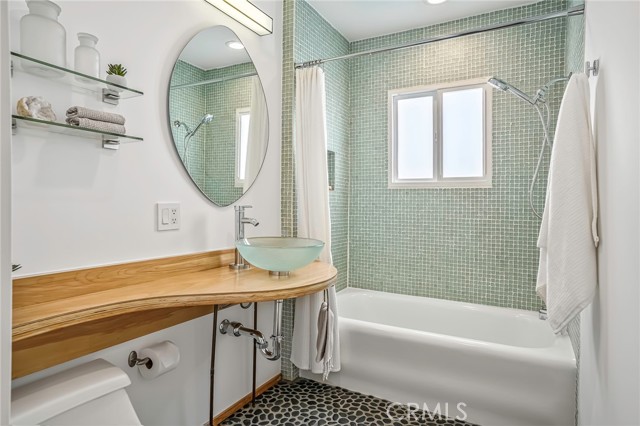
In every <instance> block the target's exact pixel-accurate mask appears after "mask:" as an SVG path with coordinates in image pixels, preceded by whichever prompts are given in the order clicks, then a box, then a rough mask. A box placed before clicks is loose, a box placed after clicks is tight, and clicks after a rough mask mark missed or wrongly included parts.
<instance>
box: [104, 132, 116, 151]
mask: <svg viewBox="0 0 640 426" xmlns="http://www.w3.org/2000/svg"><path fill="white" fill-rule="evenodd" d="M102 147H103V148H104V149H113V150H118V149H120V141H119V140H118V138H116V137H113V136H105V135H102Z"/></svg>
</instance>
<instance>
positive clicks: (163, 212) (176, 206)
mask: <svg viewBox="0 0 640 426" xmlns="http://www.w3.org/2000/svg"><path fill="white" fill-rule="evenodd" d="M157 206H158V209H157V210H158V231H168V230H170V229H180V203H158V204H157Z"/></svg>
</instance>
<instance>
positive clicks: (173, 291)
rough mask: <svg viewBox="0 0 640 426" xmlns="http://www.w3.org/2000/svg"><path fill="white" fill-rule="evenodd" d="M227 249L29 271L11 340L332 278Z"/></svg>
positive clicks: (317, 285)
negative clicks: (276, 271) (272, 267)
mask: <svg viewBox="0 0 640 426" xmlns="http://www.w3.org/2000/svg"><path fill="white" fill-rule="evenodd" d="M232 259H233V250H224V251H218V252H210V253H201V254H196V255H186V256H178V257H172V258H168V259H157V260H151V261H143V262H135V263H128V264H121V265H114V266H106V267H99V268H92V269H84V270H79V271H71V272H62V273H57V274H50V275H42V276H36V277H27V278H21V279H16V280H14V284H13V289H14V292H13V341H14V342H17V341H20V340H23V339H29V338H33V337H35V336H38V335H41V334H45V333H50V332H53V331H56V330H59V329H62V328H66V327H72V326H75V325H78V324H82V323H88V322H92V321H96V320H101V319H104V318H109V317H116V316H120V315H127V314H132V313H140V312H142V311H156V310H159V309H173V308H188V307H195V306H213V305H223V304H238V303H244V302H263V301H268V300H276V299H291V298H296V297H301V296H306V295H308V294H312V293H316V292H318V291H321V290H323V289H325V288H328V287H330V286H331V285H333V284H334V283H335V280H336V275H337V270H336V269H335V268H334V267H333V266H332V265H329V264H327V263H323V262H319V261H316V262H313V263H311V264H310V265H308V266H306V267H304V268H301V269H298V270H295V271H292V272H291V274H290V276H289V277H288V278H278V277H271V276H270V275H269V273H268V272H267V271H265V270H262V269H258V268H251V269H248V270H244V271H235V270H232V269H230V268H229V267H228V266H227V263H230V262H231V261H232Z"/></svg>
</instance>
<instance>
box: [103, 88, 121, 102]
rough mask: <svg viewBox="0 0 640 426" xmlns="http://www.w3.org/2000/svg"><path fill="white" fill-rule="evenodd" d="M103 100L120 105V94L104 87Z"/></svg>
mask: <svg viewBox="0 0 640 426" xmlns="http://www.w3.org/2000/svg"><path fill="white" fill-rule="evenodd" d="M102 102H104V103H106V104H110V105H118V103H120V94H119V93H118V92H117V91H115V90H111V89H102Z"/></svg>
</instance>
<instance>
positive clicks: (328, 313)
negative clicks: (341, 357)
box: [316, 290, 335, 380]
mask: <svg viewBox="0 0 640 426" xmlns="http://www.w3.org/2000/svg"><path fill="white" fill-rule="evenodd" d="M324 295H325V299H326V300H325V301H324V302H322V305H320V313H319V315H318V339H317V341H316V362H317V363H319V364H320V363H322V366H323V368H322V380H327V378H328V377H329V373H330V372H331V371H332V370H333V368H334V365H333V338H334V333H333V327H334V326H335V315H334V314H333V311H332V310H331V308H330V307H329V301H328V298H329V297H330V296H329V291H328V290H325V292H324Z"/></svg>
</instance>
